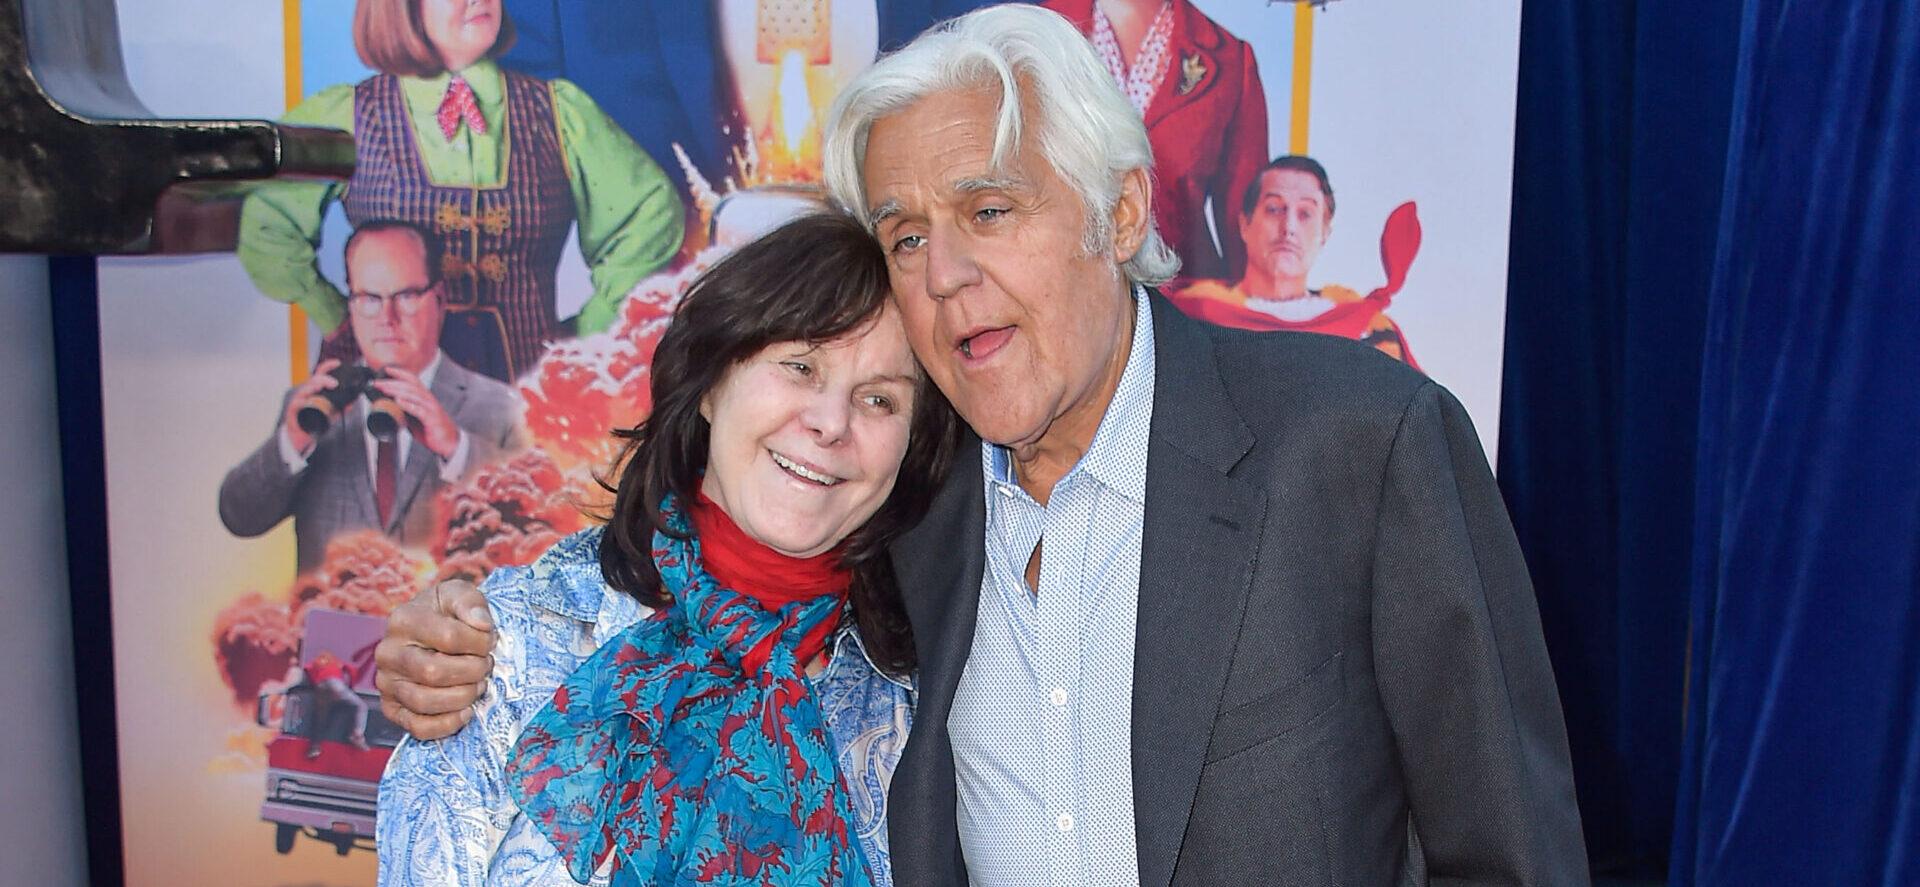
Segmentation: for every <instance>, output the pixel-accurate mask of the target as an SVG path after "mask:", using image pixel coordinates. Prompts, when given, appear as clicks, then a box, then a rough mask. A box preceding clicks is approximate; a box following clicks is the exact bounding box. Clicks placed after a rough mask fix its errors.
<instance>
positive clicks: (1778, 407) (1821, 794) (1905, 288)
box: [1672, 0, 1920, 887]
mask: <svg viewBox="0 0 1920 887" xmlns="http://www.w3.org/2000/svg"><path fill="white" fill-rule="evenodd" d="M1738 33H1739V36H1740V49H1739V55H1738V61H1737V64H1736V68H1735V75H1734V79H1733V85H1734V95H1733V101H1732V117H1731V123H1732V125H1731V136H1730V138H1729V144H1728V148H1727V162H1726V165H1725V176H1724V181H1725V198H1724V205H1723V209H1722V212H1721V216H1720V222H1719V226H1718V239H1717V243H1716V245H1715V249H1714V257H1713V264H1712V268H1713V272H1712V273H1713V279H1712V284H1711V286H1710V287H1709V288H1708V290H1707V311H1708V315H1707V317H1708V322H1707V337H1706V348H1705V352H1704V361H1703V366H1704V373H1703V379H1702V387H1701V398H1700V425H1699V428H1700V441H1699V450H1698V456H1697V462H1696V467H1695V471H1696V475H1697V478H1698V486H1697V489H1698V498H1697V500H1696V505H1695V516H1694V523H1695V534H1694V573H1693V580H1692V584H1693V593H1692V624H1693V655H1692V669H1691V674H1692V684H1691V687H1690V693H1689V704H1688V707H1687V739H1686V752H1685V758H1684V760H1685V769H1684V771H1683V773H1682V778H1681V781H1680V804H1679V808H1678V813H1677V822H1676V829H1675V834H1674V841H1673V869H1672V881H1673V883H1674V884H1677V885H1691V884H1702V885H1708V884H1712V885H1718V884H1849V885H1889V887H1891V885H1911V884H1920V368H1916V366H1915V362H1914V359H1913V353H1914V349H1915V347H1916V345H1920V3H1915V2H1910V0H1901V2H1873V3H1833V4H1811V3H1804V2H1800V3H1796V2H1790V0H1749V2H1747V3H1745V4H1744V9H1743V10H1742V17H1741V21H1740V25H1739V31H1738Z"/></svg>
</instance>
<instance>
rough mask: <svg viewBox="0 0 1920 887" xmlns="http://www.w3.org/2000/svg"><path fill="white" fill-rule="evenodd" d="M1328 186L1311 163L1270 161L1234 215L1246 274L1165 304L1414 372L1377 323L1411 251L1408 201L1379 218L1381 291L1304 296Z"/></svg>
mask: <svg viewBox="0 0 1920 887" xmlns="http://www.w3.org/2000/svg"><path fill="white" fill-rule="evenodd" d="M1333 210H1334V202H1333V185H1332V184H1331V183H1330V182H1329V181H1328V179H1327V171H1326V168H1325V167H1323V166H1321V165H1320V162H1319V161H1317V160H1314V159H1313V158H1311V157H1303V156H1300V155H1297V154H1289V155H1286V156H1283V157H1279V158H1276V159H1274V161H1273V162H1271V163H1269V164H1267V167H1266V169H1264V170H1262V171H1261V173H1260V176H1259V178H1257V179H1255V180H1254V181H1253V182H1252V183H1250V184H1249V185H1248V186H1247V190H1246V193H1245V194H1244V195H1242V198H1241V202H1240V214H1239V232H1240V239H1241V242H1243V243H1245V244H1246V249H1247V266H1246V271H1245V273H1243V274H1242V275H1241V276H1240V279H1239V280H1238V281H1236V282H1234V283H1233V284H1231V285H1229V284H1228V283H1227V282H1226V281H1224V280H1201V281H1197V282H1195V283H1192V284H1190V285H1188V286H1187V287H1186V288H1184V289H1181V290H1179V291H1178V292H1175V293H1174V294H1173V295H1172V297H1171V298H1172V299H1173V303H1174V304H1175V305H1178V306H1179V307H1180V310H1181V311H1184V312H1186V314H1187V315H1188V316H1190V317H1194V318H1197V319H1200V320H1204V321H1207V322H1209V323H1215V324H1219V325H1221V326H1230V327H1237V328H1240V329H1248V330H1296V331H1300V332H1309V333H1325V334H1327V335H1333V336H1342V337H1345V338H1348V339H1358V340H1360V341H1361V342H1364V343H1366V344H1369V345H1372V346H1373V347H1375V348H1378V349H1379V350H1380V351H1382V352H1384V353H1386V354H1387V355H1389V356H1391V357H1394V358H1397V359H1399V360H1402V361H1405V362H1406V363H1407V364H1408V365H1410V366H1412V367H1414V368H1415V369H1419V367H1420V363H1419V362H1418V361H1416V360H1414V358H1413V351H1412V349H1410V348H1408V346H1407V338H1406V335H1405V334H1404V333H1402V332H1401V331H1400V325H1399V324H1397V323H1394V322H1393V319H1392V318H1390V317H1388V316H1387V315H1386V310H1387V307H1388V306H1389V305H1391V304H1392V302H1393V296H1394V294H1395V293H1398V292H1399V291H1400V287H1401V286H1402V285H1403V284H1405V283H1406V279H1407V269H1408V267H1410V266H1411V265H1412V264H1413V257H1414V254H1415V253H1417V252H1419V250H1420V219H1419V217H1418V216H1417V215H1416V214H1415V208H1414V205H1413V204H1412V203H1411V202H1408V203H1403V204H1401V205H1400V206H1399V207H1398V208H1396V209H1395V210H1394V211H1393V212H1392V213H1390V214H1389V215H1388V216H1387V224H1386V228H1385V230H1383V231H1382V232H1381V234H1380V263H1381V265H1382V266H1383V268H1384V269H1385V271H1386V276H1387V282H1386V283H1385V284H1384V285H1382V286H1380V287H1378V288H1376V289H1374V290H1373V291H1372V292H1370V293H1368V294H1366V295H1365V296H1362V295H1361V294H1360V293H1359V292H1358V291H1356V290H1352V289H1349V288H1347V287H1344V286H1332V285H1329V286H1323V287H1321V288H1319V289H1317V290H1310V289H1308V288H1307V275H1308V274H1309V273H1310V272H1312V270H1313V263H1314V260H1315V259H1317V258H1319V256H1320V249H1321V248H1322V247H1324V246H1326V244H1327V237H1328V235H1330V234H1331V233H1333Z"/></svg>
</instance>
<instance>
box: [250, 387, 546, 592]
mask: <svg viewBox="0 0 1920 887" xmlns="http://www.w3.org/2000/svg"><path fill="white" fill-rule="evenodd" d="M428 390H430V391H431V392H432V393H433V396H434V399H436V400H438V401H440V406H441V408H442V409H444V410H446V411H447V415H448V416H450V417H452V419H453V423H454V424H455V425H458V426H460V428H461V429H462V430H464V431H465V432H466V433H467V439H468V441H469V443H468V446H469V447H470V449H469V450H468V453H467V462H466V471H467V472H469V473H470V472H472V471H473V470H474V469H476V468H479V467H481V466H483V465H486V464H488V463H490V462H494V461H497V460H498V459H499V458H500V457H501V456H502V455H504V454H507V453H512V452H515V451H518V450H521V449H524V448H525V446H526V443H525V437H524V434H523V432H522V431H521V428H520V399H519V397H518V396H517V395H515V394H514V393H513V389H511V388H509V387H507V386H506V385H505V384H503V383H501V382H499V381H496V380H494V379H490V378H488V377H486V376H482V375H480V374H478V373H475V372H472V371H470V370H468V369H466V368H465V367H462V366H460V365H459V364H457V363H454V362H453V361H452V360H451V359H447V358H444V357H443V358H441V361H440V367H439V369H437V370H435V371H434V377H433V384H432V385H431V386H429V389H428ZM284 407H285V403H284V402H283V403H282V410H281V412H282V414H283V415H284V413H285V412H286V411H285V409H284ZM365 434H366V402H365V401H364V400H360V401H355V402H354V405H353V406H352V407H351V408H350V409H349V410H348V411H347V414H346V415H345V416H343V417H342V418H341V419H340V420H339V421H336V422H334V423H333V425H332V427H330V428H328V429H327V430H326V431H325V432H324V433H322V434H321V435H320V436H319V437H318V438H316V439H315V441H314V445H313V452H312V453H311V454H309V455H308V457H307V465H306V468H305V470H303V471H301V472H299V473H297V474H296V473H294V472H293V471H292V470H291V469H289V467H288V466H287V463H286V460H285V459H283V458H281V455H280V426H279V424H278V423H275V425H274V429H273V433H272V434H270V435H268V436H267V440H266V443H263V444H261V445H260V447H259V448H258V449H256V450H254V451H253V453H252V454H251V455H249V456H247V458H246V459H244V460H242V461H241V462H240V464H238V465H235V466H234V467H233V470H231V471H228V472H227V477H226V479H225V480H223V481H221V482H220V520H221V522H222V523H224V524H226V526H227V530H228V531H230V532H232V533H233V534H234V535H236V536H258V535H260V534H262V533H265V532H267V531H268V530H271V529H273V528H274V527H275V526H278V525H279V523H280V522H281V521H283V520H285V519H286V518H287V516H288V515H292V516H293V535H294V540H295V547H296V548H297V549H298V559H297V561H298V570H299V571H300V572H303V573H304V572H306V571H307V570H309V569H312V568H313V567H316V566H319V564H320V561H321V558H322V556H323V555H325V554H326V548H327V541H328V540H329V539H332V538H333V537H334V536H335V535H338V534H340V533H343V532H346V531H348V530H357V529H373V528H378V529H380V530H381V531H383V532H385V533H386V534H387V535H388V536H391V537H393V538H394V539H395V540H396V541H399V542H401V543H403V544H405V543H409V542H414V543H417V542H422V541H425V540H427V539H431V538H433V536H434V534H435V533H437V532H438V530H439V528H438V527H436V526H434V523H435V519H436V518H435V514H434V508H433V500H434V494H436V493H438V492H439V491H440V488H441V487H442V486H445V481H443V480H441V478H440V458H439V457H438V456H436V455H434V453H433V452H431V451H429V450H428V449H427V448H426V447H425V446H424V445H422V444H421V443H420V441H419V439H417V438H416V439H415V440H414V441H413V444H412V445H411V446H410V447H408V449H407V456H406V464H404V465H402V466H401V467H400V474H399V478H398V483H397V485H396V486H395V488H394V500H393V514H392V515H391V516H390V519H389V520H388V522H387V524H386V526H380V521H379V517H378V514H379V512H378V508H377V506H376V504H375V502H374V491H373V473H372V469H371V467H370V466H369V465H368V464H367V448H366V444H365V438H364V435H365Z"/></svg>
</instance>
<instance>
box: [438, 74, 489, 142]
mask: <svg viewBox="0 0 1920 887" xmlns="http://www.w3.org/2000/svg"><path fill="white" fill-rule="evenodd" d="M435 116H436V117H438V118H439V120H440V134H441V135H444V136H446V137H447V141H449V142H451V141H453V137H454V136H456V135H459V133H460V125H461V124H462V123H464V124H466V125H467V128H468V129H471V130H473V134H474V135H479V134H480V133H483V132H486V131H487V118H485V117H482V116H480V103H479V102H477V101H474V98H473V87H471V86H468V85H467V81H466V80H465V79H463V78H460V77H455V78H453V80H452V81H450V82H448V83H447V96H446V98H443V99H441V100H440V110H439V111H438V112H436V114H435Z"/></svg>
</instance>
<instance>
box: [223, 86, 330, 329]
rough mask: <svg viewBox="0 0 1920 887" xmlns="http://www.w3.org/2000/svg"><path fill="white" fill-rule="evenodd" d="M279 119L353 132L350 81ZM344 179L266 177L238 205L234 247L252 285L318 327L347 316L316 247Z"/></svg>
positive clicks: (319, 93) (301, 104)
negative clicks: (318, 259) (299, 311)
mask: <svg viewBox="0 0 1920 887" xmlns="http://www.w3.org/2000/svg"><path fill="white" fill-rule="evenodd" d="M283 120H284V121H285V122H287V123H294V124H300V125H304V126H325V127H331V128H333V129H344V130H346V131H348V132H352V131H353V85H352V84H341V85H339V86H329V87H327V88H326V89H323V90H321V91H320V92H318V93H316V94H315V95H314V96H313V97H312V98H310V99H307V100H306V101H304V102H301V103H300V104H299V105H297V106H295V107H294V108H293V109H292V110H289V111H288V112H287V115H286V117H284V118H283ZM345 189H346V183H345V182H332V181H327V182H299V181H286V182H270V183H267V184H264V185H261V186H260V187H258V188H256V189H254V191H253V193H251V194H249V195H247V199H246V201H245V202H244V203H242V204H241V206H240V239H239V244H238V246H236V247H235V249H234V252H235V253H236V254H237V255H238V256H239V258H240V265H241V267H243V268H245V269H247V276H249V277H251V278H253V285H254V286H256V287H258V288H259V289H260V291H261V292H262V293H265V294H266V296H267V297H268V298H270V299H273V300H275V301H279V302H287V303H290V304H294V305H298V306H300V307H301V308H302V309H303V310H305V311H306V312H307V316H308V317H310V318H312V319H313V322H314V323H316V324H319V325H320V328H321V329H322V330H326V331H332V330H333V329H334V328H335V327H338V326H339V325H340V322H341V321H342V320H345V319H346V316H347V311H346V300H345V298H343V297H342V296H341V295H340V290H339V289H338V288H337V287H335V286H334V285H333V284H332V283H329V282H328V281H327V279H326V278H325V277H322V276H320V268H319V265H318V264H316V263H315V261H314V258H315V251H316V250H317V249H318V248H319V246H320V225H321V223H322V222H323V221H325V219H326V215H327V207H328V206H330V205H332V204H333V202H334V201H335V200H338V199H340V194H341V193H342V192H343V191H344V190H345Z"/></svg>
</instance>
